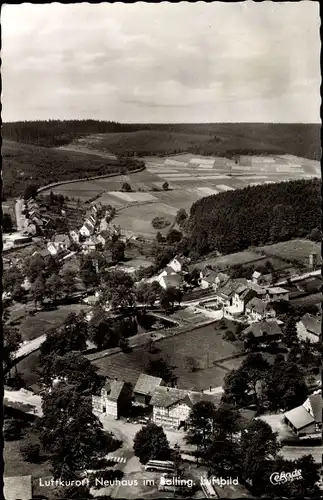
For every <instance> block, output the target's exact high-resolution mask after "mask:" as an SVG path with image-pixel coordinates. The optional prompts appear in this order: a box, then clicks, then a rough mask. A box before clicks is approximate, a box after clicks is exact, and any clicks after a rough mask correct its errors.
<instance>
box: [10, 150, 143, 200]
mask: <svg viewBox="0 0 323 500" xmlns="http://www.w3.org/2000/svg"><path fill="white" fill-rule="evenodd" d="M2 160H3V164H2V165H3V168H2V181H3V189H2V198H3V199H6V198H9V197H12V196H22V195H23V193H24V190H25V188H26V186H27V185H28V184H34V185H37V186H43V185H46V184H50V183H52V182H58V181H64V180H74V179H80V178H83V177H91V176H96V175H106V174H110V173H118V172H122V171H123V170H124V169H125V170H126V171H129V170H134V169H136V168H138V167H139V166H140V165H142V164H143V162H142V161H138V160H135V159H124V160H111V159H107V158H101V157H99V156H95V155H91V154H84V153H76V152H70V151H63V150H59V149H50V148H45V147H40V146H33V145H31V144H21V143H19V142H13V141H6V140H4V141H3V144H2Z"/></svg>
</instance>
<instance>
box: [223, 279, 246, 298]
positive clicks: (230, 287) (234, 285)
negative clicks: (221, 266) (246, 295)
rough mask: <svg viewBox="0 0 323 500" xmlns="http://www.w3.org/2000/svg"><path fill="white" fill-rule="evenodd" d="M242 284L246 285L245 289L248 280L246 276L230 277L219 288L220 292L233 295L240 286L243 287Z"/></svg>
mask: <svg viewBox="0 0 323 500" xmlns="http://www.w3.org/2000/svg"><path fill="white" fill-rule="evenodd" d="M241 285H244V288H243V290H245V288H246V286H247V285H248V282H247V280H246V279H244V278H241V279H240V278H238V279H229V280H228V281H227V282H226V283H225V284H224V285H223V286H222V287H221V288H220V290H219V293H221V294H223V295H226V296H227V297H229V296H230V295H232V294H233V293H234V292H235V291H236V290H237V289H238V288H240V289H241V288H242V287H241Z"/></svg>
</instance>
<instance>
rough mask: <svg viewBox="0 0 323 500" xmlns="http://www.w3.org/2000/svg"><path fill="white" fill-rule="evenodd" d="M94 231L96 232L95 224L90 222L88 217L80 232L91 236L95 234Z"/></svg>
mask: <svg viewBox="0 0 323 500" xmlns="http://www.w3.org/2000/svg"><path fill="white" fill-rule="evenodd" d="M93 232H94V224H92V222H90V221H89V220H88V219H87V220H86V221H85V222H84V224H83V226H82V227H81V229H80V234H81V235H82V236H85V237H86V238H88V237H89V236H91V234H93Z"/></svg>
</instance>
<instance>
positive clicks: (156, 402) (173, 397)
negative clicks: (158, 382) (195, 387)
mask: <svg viewBox="0 0 323 500" xmlns="http://www.w3.org/2000/svg"><path fill="white" fill-rule="evenodd" d="M221 397H222V394H204V393H203V392H197V391H196V392H195V391H189V390H187V389H177V388H175V387H156V389H155V391H154V394H153V397H152V398H151V401H150V404H151V405H152V406H157V407H159V408H169V407H170V406H173V405H175V404H177V403H180V402H183V403H185V404H187V405H188V406H190V407H192V406H193V405H195V404H196V403H200V402H201V401H210V402H212V403H213V404H215V405H218V404H220V401H221Z"/></svg>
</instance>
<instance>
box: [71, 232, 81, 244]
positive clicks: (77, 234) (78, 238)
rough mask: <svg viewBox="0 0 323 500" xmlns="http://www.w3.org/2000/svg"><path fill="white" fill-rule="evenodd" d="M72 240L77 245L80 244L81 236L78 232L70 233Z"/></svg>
mask: <svg viewBox="0 0 323 500" xmlns="http://www.w3.org/2000/svg"><path fill="white" fill-rule="evenodd" d="M70 238H71V239H72V240H73V241H74V242H75V243H79V241H80V235H79V233H77V232H76V231H71V232H70Z"/></svg>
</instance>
